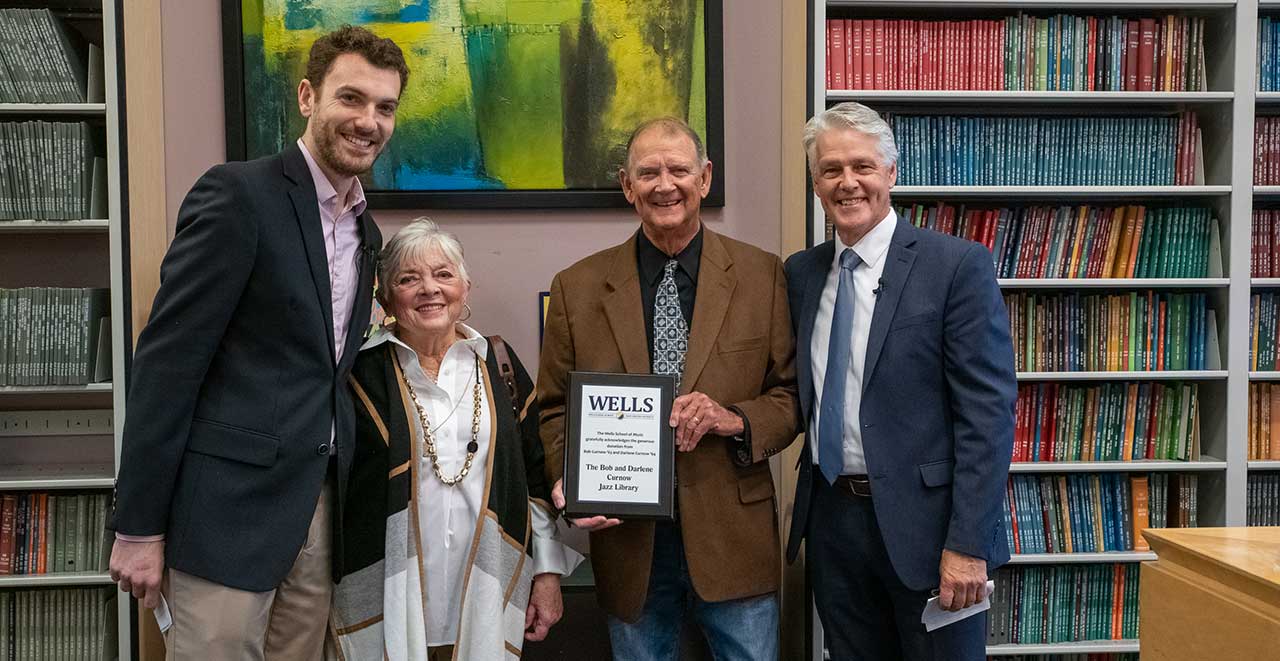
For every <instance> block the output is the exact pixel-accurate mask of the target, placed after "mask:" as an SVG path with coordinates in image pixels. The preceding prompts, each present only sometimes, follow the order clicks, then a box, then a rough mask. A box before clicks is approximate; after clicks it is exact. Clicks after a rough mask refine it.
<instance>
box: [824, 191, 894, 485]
mask: <svg viewBox="0 0 1280 661" xmlns="http://www.w3.org/2000/svg"><path fill="white" fill-rule="evenodd" d="M897 225H898V216H897V214H896V213H894V211H893V209H889V215H888V216H886V217H885V219H884V220H882V221H880V222H879V223H878V224H877V225H876V226H875V227H873V228H871V231H870V232H867V233H866V235H864V236H863V237H862V238H861V239H859V240H858V243H857V245H854V246H846V245H845V244H844V242H843V241H841V240H840V235H839V234H836V237H835V242H836V254H835V258H834V259H833V260H832V264H831V269H830V271H828V272H827V282H826V284H825V285H823V287H822V298H821V299H820V300H819V301H818V314H817V316H816V317H815V318H814V320H813V337H812V338H811V339H810V340H809V342H810V345H809V356H810V357H809V360H810V363H809V366H810V368H811V371H812V372H813V401H814V405H813V416H812V418H811V419H810V421H809V449H810V450H811V454H812V455H813V463H814V464H817V463H818V416H819V415H821V409H822V407H821V406H818V402H821V401H822V386H823V384H824V383H825V381H826V379H827V377H828V376H829V375H827V374H826V371H827V345H828V344H829V342H830V340H831V317H832V315H833V314H834V313H835V308H836V291H837V289H838V288H839V286H840V253H842V252H844V249H845V248H849V247H852V248H853V252H855V253H857V255H858V257H860V258H862V263H861V264H859V265H858V266H857V268H855V269H853V285H854V286H853V299H854V308H853V337H850V338H849V342H850V345H851V346H852V350H851V352H850V354H849V370H848V371H847V372H845V373H844V374H841V375H838V376H839V378H842V379H845V388H844V469H843V470H841V471H840V473H841V474H842V475H856V474H859V473H866V472H867V460H866V457H865V455H864V453H863V451H862V426H861V424H860V423H859V416H858V407H859V406H860V405H861V403H862V377H863V373H862V368H863V366H864V364H865V362H866V357H867V339H868V338H869V336H870V335H871V315H872V314H873V313H874V312H875V307H876V295H875V294H874V293H873V292H874V291H875V290H876V289H877V288H879V287H880V276H881V275H882V274H883V273H884V263H885V256H886V255H887V254H888V252H889V241H890V240H891V239H893V230H894V228H895V227H897Z"/></svg>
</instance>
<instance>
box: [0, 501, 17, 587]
mask: <svg viewBox="0 0 1280 661" xmlns="http://www.w3.org/2000/svg"><path fill="white" fill-rule="evenodd" d="M17 515H18V498H17V496H15V495H13V494H11V493H6V494H4V496H3V498H0V575H7V574H12V573H13V550H14V541H15V540H14V535H13V524H14V519H15V518H16V517H17Z"/></svg>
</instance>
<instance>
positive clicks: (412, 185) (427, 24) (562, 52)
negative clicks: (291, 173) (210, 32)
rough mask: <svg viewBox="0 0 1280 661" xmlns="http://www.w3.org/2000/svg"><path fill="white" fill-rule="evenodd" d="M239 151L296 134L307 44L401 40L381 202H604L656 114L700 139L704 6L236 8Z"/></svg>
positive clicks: (380, 1) (392, 0) (604, 0)
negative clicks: (567, 195) (495, 196)
mask: <svg viewBox="0 0 1280 661" xmlns="http://www.w3.org/2000/svg"><path fill="white" fill-rule="evenodd" d="M240 4H241V19H242V22H243V25H242V32H241V35H242V39H243V46H244V71H243V73H244V78H243V80H244V92H245V96H244V98H245V118H246V119H245V121H246V126H245V135H246V148H247V149H246V152H247V155H248V156H249V157H250V158H253V157H257V156H263V155H266V154H270V153H273V152H276V151H279V150H280V149H281V148H283V147H284V145H285V144H287V143H288V142H290V141H292V140H294V139H295V138H296V137H297V136H299V135H301V134H302V130H303V128H304V120H303V118H302V117H301V116H300V115H299V114H298V108H297V92H296V91H297V84H298V81H299V80H300V79H301V78H302V77H303V70H304V68H305V64H306V59H307V53H308V51H309V49H310V47H311V43H312V41H314V40H315V39H316V38H317V37H318V36H320V35H321V34H324V33H325V32H328V31H331V30H334V29H336V28H338V27H340V26H342V25H344V24H351V25H361V26H364V27H366V28H368V29H370V30H372V31H373V32H375V33H377V34H379V35H381V36H384V37H390V38H391V39H393V40H395V41H396V43H397V44H399V45H400V48H401V49H402V50H403V51H404V53H405V56H406V58H407V60H408V62H409V67H410V70H411V74H410V77H409V85H408V87H407V88H405V90H404V94H403V96H402V97H401V105H400V109H399V112H398V113H397V117H396V131H395V135H394V137H393V138H392V140H391V142H390V144H389V145H388V146H387V148H386V151H385V152H384V153H383V155H382V157H381V158H379V159H378V161H377V163H376V164H375V165H374V169H373V171H372V172H371V173H370V174H369V176H368V178H367V179H368V181H367V184H368V185H369V187H370V188H371V189H374V190H388V191H444V190H522V191H528V190H582V189H586V190H604V189H610V188H616V187H617V185H618V184H617V176H616V175H617V169H618V167H619V165H620V164H621V163H622V161H623V157H624V155H625V154H624V152H625V145H626V139H627V136H628V135H629V134H630V132H631V130H632V128H634V127H635V126H636V125H637V124H638V123H639V122H641V121H644V120H645V119H649V118H652V117H656V116H660V115H674V116H677V117H682V118H684V119H686V120H687V121H688V122H689V124H690V125H691V126H692V127H693V128H694V130H695V131H697V132H698V133H699V134H700V135H702V136H703V139H704V140H705V139H706V135H707V82H706V44H705V37H704V25H703V24H704V20H705V8H704V2H703V0H418V1H412V0H241V3H240Z"/></svg>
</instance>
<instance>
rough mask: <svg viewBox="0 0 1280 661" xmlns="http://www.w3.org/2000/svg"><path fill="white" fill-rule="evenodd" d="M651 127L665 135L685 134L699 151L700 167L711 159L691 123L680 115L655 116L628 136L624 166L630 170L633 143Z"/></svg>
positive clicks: (703, 166) (705, 165)
mask: <svg viewBox="0 0 1280 661" xmlns="http://www.w3.org/2000/svg"><path fill="white" fill-rule="evenodd" d="M650 129H661V130H662V134H663V135H683V136H684V137H686V138H689V140H690V141H692V142H693V149H694V151H696V152H697V153H698V167H700V168H705V167H707V163H708V162H709V160H708V159H707V148H706V146H705V145H703V144H702V138H701V137H699V136H698V132H697V131H695V130H693V128H692V127H691V126H689V123H688V122H686V121H684V120H683V119H680V118H679V117H672V116H667V117H655V118H653V119H649V120H645V121H644V122H641V124H640V125H639V126H637V127H636V128H635V130H634V131H632V132H631V135H630V137H628V138H627V160H626V161H625V162H624V163H623V168H624V169H626V170H627V171H628V172H630V171H631V145H632V144H634V143H635V141H636V138H639V137H640V136H641V134H643V133H646V132H648V131H649V130H650Z"/></svg>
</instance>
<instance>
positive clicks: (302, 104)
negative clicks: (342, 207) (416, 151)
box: [298, 53, 400, 177]
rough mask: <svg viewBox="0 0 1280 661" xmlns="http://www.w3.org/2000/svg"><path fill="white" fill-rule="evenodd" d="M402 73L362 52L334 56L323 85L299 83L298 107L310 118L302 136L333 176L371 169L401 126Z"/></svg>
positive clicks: (317, 161) (304, 115)
mask: <svg viewBox="0 0 1280 661" xmlns="http://www.w3.org/2000/svg"><path fill="white" fill-rule="evenodd" d="M399 96H400V74H399V73H398V72H396V71H395V70H394V69H379V68H378V67H375V66H373V65H372V64H370V63H369V60H367V59H365V58H364V56H362V55H357V54H355V53H343V54H342V55H339V56H338V57H337V58H335V59H334V60H333V64H332V65H331V66H330V67H329V71H328V73H326V74H325V76H324V82H323V83H322V84H321V85H320V87H319V88H316V87H314V86H312V84H311V81H309V80H306V79H304V80H303V81H302V82H301V83H299V84H298V109H299V111H301V113H302V116H303V117H306V118H307V130H306V132H305V133H303V135H302V140H303V142H304V143H306V145H307V150H308V151H310V152H311V155H312V158H315V159H316V163H317V164H319V165H320V168H321V169H322V170H324V171H325V173H326V174H329V175H330V176H333V175H338V176H343V177H354V176H356V175H358V174H361V173H364V172H367V171H368V170H369V168H371V167H373V162H374V160H376V159H377V158H378V154H380V153H382V149H383V147H386V145H387V141H388V140H390V139H391V134H392V133H393V132H394V131H395V128H396V108H397V107H398V106H399V104H400V101H399Z"/></svg>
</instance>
